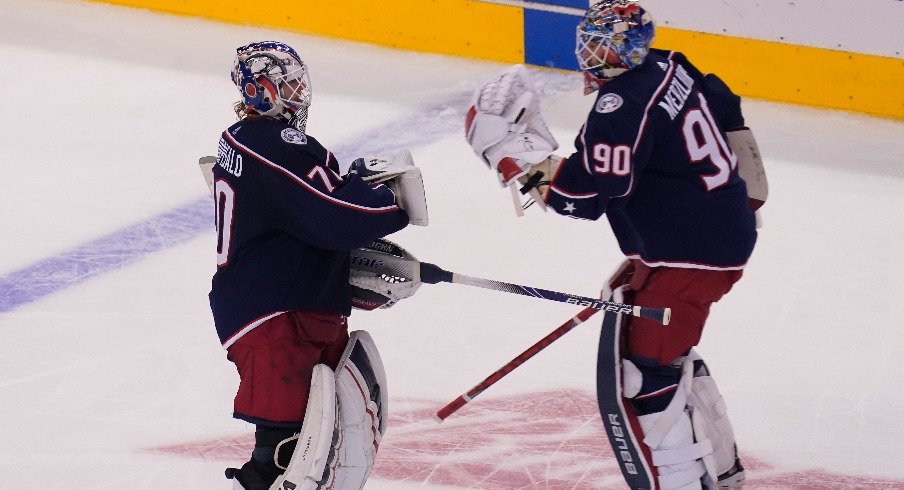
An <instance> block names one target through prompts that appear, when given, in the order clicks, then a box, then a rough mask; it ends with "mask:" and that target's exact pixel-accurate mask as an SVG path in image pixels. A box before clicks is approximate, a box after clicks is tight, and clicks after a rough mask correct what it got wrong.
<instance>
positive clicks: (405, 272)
mask: <svg viewBox="0 0 904 490" xmlns="http://www.w3.org/2000/svg"><path fill="white" fill-rule="evenodd" d="M400 248H401V247H399V246H398V245H396V244H394V243H392V242H390V241H388V240H384V239H377V240H376V241H374V242H373V243H371V244H370V245H369V246H367V247H364V248H359V249H355V250H352V251H351V254H350V259H351V264H352V276H353V279H354V278H355V277H356V276H359V277H361V278H364V277H376V278H382V280H383V281H384V282H385V284H384V285H383V286H384V287H385V289H386V290H388V291H391V290H392V289H393V287H394V286H393V285H395V284H398V283H412V282H413V283H427V284H437V283H440V282H450V283H454V284H464V285H466V286H475V287H479V288H484V289H492V290H494V291H502V292H506V293H512V294H519V295H521V296H530V297H532V298H540V299H545V300H549V301H556V302H559V303H567V304H573V305H577V306H585V307H589V308H593V309H595V310H603V311H609V312H613V313H621V314H625V315H632V316H637V317H641V318H646V319H648V320H653V321H655V322H658V323H661V324H663V325H668V324H669V320H670V318H671V314H672V313H671V309H669V308H648V307H645V306H633V305H626V304H623V303H616V302H614V301H606V300H601V299H598V298H591V297H588V296H578V295H576V294H568V293H560V292H558V291H551V290H549V289H542V288H535V287H530V286H522V285H520V284H513V283H510V282H502V281H494V280H492V279H483V278H479V277H471V276H466V275H463V274H456V273H454V272H449V271H447V270H445V269H442V268H441V267H439V266H437V265H435V264H431V263H429V262H421V261H419V260H417V258H415V257H414V256H413V255H411V254H410V253H408V252H405V253H404V254H403V253H398V252H397V249H400ZM394 251H396V252H395V253H394Z"/></svg>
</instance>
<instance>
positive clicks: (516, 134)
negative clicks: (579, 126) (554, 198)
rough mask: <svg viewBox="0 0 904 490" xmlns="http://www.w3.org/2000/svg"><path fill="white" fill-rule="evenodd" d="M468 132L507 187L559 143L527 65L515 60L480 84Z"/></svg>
mask: <svg viewBox="0 0 904 490" xmlns="http://www.w3.org/2000/svg"><path fill="white" fill-rule="evenodd" d="M465 136H466V137H467V139H468V143H469V144H470V145H471V147H472V148H473V149H474V153H476V154H477V156H478V157H480V158H481V159H482V160H483V161H484V162H485V163H486V164H487V165H488V166H489V167H490V168H491V169H493V170H494V171H496V173H497V174H498V177H499V182H500V183H501V184H502V185H503V187H508V186H510V185H512V184H513V183H515V182H516V181H517V180H519V178H521V179H520V180H521V181H522V182H521V183H522V184H523V183H525V182H526V181H527V180H528V179H529V176H528V173H529V172H531V170H532V169H533V167H534V166H536V165H538V164H541V163H543V162H546V161H547V159H548V158H549V157H550V156H551V155H552V152H553V151H555V150H556V149H557V148H558V147H559V145H558V143H557V142H556V139H555V138H554V137H553V135H552V134H551V133H550V132H549V129H548V128H547V127H546V122H545V121H544V120H543V117H542V116H541V115H540V107H539V102H538V100H537V94H536V92H535V87H534V83H533V81H532V80H531V79H530V74H529V73H528V72H527V69H526V68H525V67H524V65H515V66H512V67H511V68H509V69H507V70H505V71H504V72H502V73H501V74H499V75H498V76H497V77H496V78H494V79H493V80H491V81H490V82H489V83H487V84H486V85H484V86H483V87H481V88H480V89H479V90H477V92H476V94H475V96H474V103H473V105H472V106H471V107H470V108H469V109H468V114H467V117H466V119H465ZM549 177H550V175H547V178H549ZM525 192H526V191H525Z"/></svg>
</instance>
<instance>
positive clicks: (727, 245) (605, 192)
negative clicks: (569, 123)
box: [546, 49, 756, 269]
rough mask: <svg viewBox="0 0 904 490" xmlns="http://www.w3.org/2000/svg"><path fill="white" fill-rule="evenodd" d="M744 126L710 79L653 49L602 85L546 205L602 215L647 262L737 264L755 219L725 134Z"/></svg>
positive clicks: (734, 101)
mask: <svg viewBox="0 0 904 490" xmlns="http://www.w3.org/2000/svg"><path fill="white" fill-rule="evenodd" d="M743 126H744V118H743V116H742V115H741V107H740V98H739V97H737V96H736V95H735V94H733V93H732V92H731V91H730V90H729V89H728V87H727V86H726V85H725V84H724V83H723V82H722V81H721V80H720V79H719V78H718V77H716V76H715V75H703V74H702V73H701V72H700V71H699V70H697V69H696V68H695V67H694V66H693V65H691V64H690V62H688V60H687V59H686V58H685V57H684V55H682V54H680V53H677V52H669V51H661V50H656V49H651V50H650V53H649V55H648V56H647V58H646V60H645V62H644V63H643V65H641V66H639V67H637V68H635V69H633V70H631V71H629V72H627V73H624V74H622V75H620V76H618V77H615V78H613V79H611V80H609V81H607V82H606V83H605V84H603V86H602V88H600V90H599V93H598V95H597V99H596V103H595V105H594V108H593V109H592V110H591V112H590V115H589V116H588V117H587V121H586V123H585V125H584V127H583V128H581V132H580V134H579V135H578V136H577V138H576V139H575V148H576V149H577V151H576V152H575V153H574V154H572V155H571V156H570V157H568V158H567V159H566V160H565V161H564V162H563V163H562V165H561V167H560V169H559V171H558V173H557V174H556V175H555V176H554V179H553V180H552V183H551V185H550V188H549V192H548V194H547V197H546V200H547V204H548V205H549V206H551V207H552V208H553V209H554V210H555V211H556V212H558V213H559V214H564V215H569V216H572V217H575V218H581V219H590V220H595V219H598V218H599V217H600V216H601V215H602V214H603V213H606V215H607V217H608V219H609V222H610V224H611V226H612V229H613V231H614V233H615V235H616V238H617V239H618V242H619V246H620V247H621V249H622V252H624V254H625V255H626V256H628V257H629V258H635V259H640V260H642V261H643V262H644V263H646V264H647V265H649V266H654V267H655V266H667V267H683V268H701V269H742V268H743V267H744V265H745V264H746V262H747V259H748V258H749V257H750V254H751V252H752V250H753V245H754V242H755V241H756V229H755V220H754V215H753V213H752V211H750V210H749V209H748V207H747V190H746V187H745V184H744V181H743V179H741V178H740V177H739V176H738V170H737V158H736V156H735V154H734V153H733V152H732V150H731V149H730V148H729V146H728V144H727V143H726V137H725V132H726V131H731V130H735V129H740V128H742V127H743Z"/></svg>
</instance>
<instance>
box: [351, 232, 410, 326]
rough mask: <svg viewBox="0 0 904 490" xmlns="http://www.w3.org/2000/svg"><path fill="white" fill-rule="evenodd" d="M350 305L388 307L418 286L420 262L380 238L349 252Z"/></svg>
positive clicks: (367, 308) (368, 308)
mask: <svg viewBox="0 0 904 490" xmlns="http://www.w3.org/2000/svg"><path fill="white" fill-rule="evenodd" d="M350 255H351V271H350V274H349V278H348V282H349V284H351V286H352V306H353V307H355V308H358V309H360V310H375V309H377V308H389V307H391V306H393V305H395V304H396V303H398V302H399V301H401V300H403V299H405V298H408V297H409V296H413V295H414V293H415V292H417V290H418V288H419V287H421V284H422V283H421V279H420V263H419V262H418V261H417V259H416V258H414V256H413V255H411V254H410V253H408V251H407V250H405V249H404V248H402V247H400V246H398V245H396V244H395V243H392V242H390V241H389V240H385V239H382V238H378V239H376V240H374V242H373V243H371V244H370V245H368V246H366V247H362V248H359V249H356V250H352V251H351V254H350Z"/></svg>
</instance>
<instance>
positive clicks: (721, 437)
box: [624, 351, 744, 489]
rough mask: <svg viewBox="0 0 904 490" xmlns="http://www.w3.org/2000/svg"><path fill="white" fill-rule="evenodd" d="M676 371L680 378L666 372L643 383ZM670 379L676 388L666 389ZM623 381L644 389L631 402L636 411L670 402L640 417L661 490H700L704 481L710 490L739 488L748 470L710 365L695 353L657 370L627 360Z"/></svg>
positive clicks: (626, 392) (638, 391)
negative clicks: (675, 368)
mask: <svg viewBox="0 0 904 490" xmlns="http://www.w3.org/2000/svg"><path fill="white" fill-rule="evenodd" d="M672 367H677V368H679V371H677V374H678V376H677V377H676V376H673V375H668V374H667V375H666V376H659V379H656V380H653V382H652V383H651V382H647V381H646V380H643V379H639V378H641V377H643V376H648V377H650V376H651V374H650V373H653V374H652V376H657V375H658V374H660V373H661V372H663V369H666V370H669V369H671V368H672ZM666 372H667V371H666ZM668 378H673V379H674V381H675V382H674V384H672V385H671V386H667V387H662V385H663V384H664V383H663V382H662V381H663V380H665V381H666V383H668ZM624 383H625V385H626V386H632V387H637V386H640V387H641V388H640V389H639V390H636V391H637V394H636V395H634V396H633V399H632V400H631V401H632V405H633V406H634V407H635V409H638V410H640V407H644V408H649V407H650V406H651V405H649V403H650V402H649V401H648V400H650V399H653V400H655V399H656V398H660V399H665V400H668V404H667V405H666V406H665V407H664V408H663V407H660V408H661V410H658V411H655V412H652V413H647V412H646V411H644V414H643V415H639V416H638V419H639V422H640V426H641V428H642V430H643V442H644V444H646V445H647V446H648V447H649V448H650V450H651V462H652V464H653V466H655V467H656V471H657V473H658V474H659V476H658V482H659V484H660V487H661V488H663V489H673V488H701V482H702V485H703V487H704V488H710V489H714V488H740V485H741V484H742V483H743V481H744V471H743V467H742V466H741V464H740V460H738V457H737V452H736V445H735V438H734V432H733V430H732V428H731V423H730V421H729V420H728V417H727V414H726V406H725V402H724V400H723V399H722V396H721V394H719V391H718V388H717V387H716V385H715V382H714V381H713V380H712V377H710V376H709V371H708V370H707V368H706V364H705V363H703V361H702V359H700V357H699V356H698V355H697V354H696V353H695V352H693V351H691V352H690V354H689V355H688V356H686V357H683V358H681V359H679V360H678V362H677V363H674V364H673V365H671V366H664V367H656V368H649V367H643V366H641V367H639V368H638V367H637V366H634V364H633V363H632V362H631V361H629V360H624ZM633 391H635V390H631V391H628V390H626V391H625V395H626V396H630V395H631V393H632V392H633ZM669 392H671V393H669ZM653 406H655V405H653Z"/></svg>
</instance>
